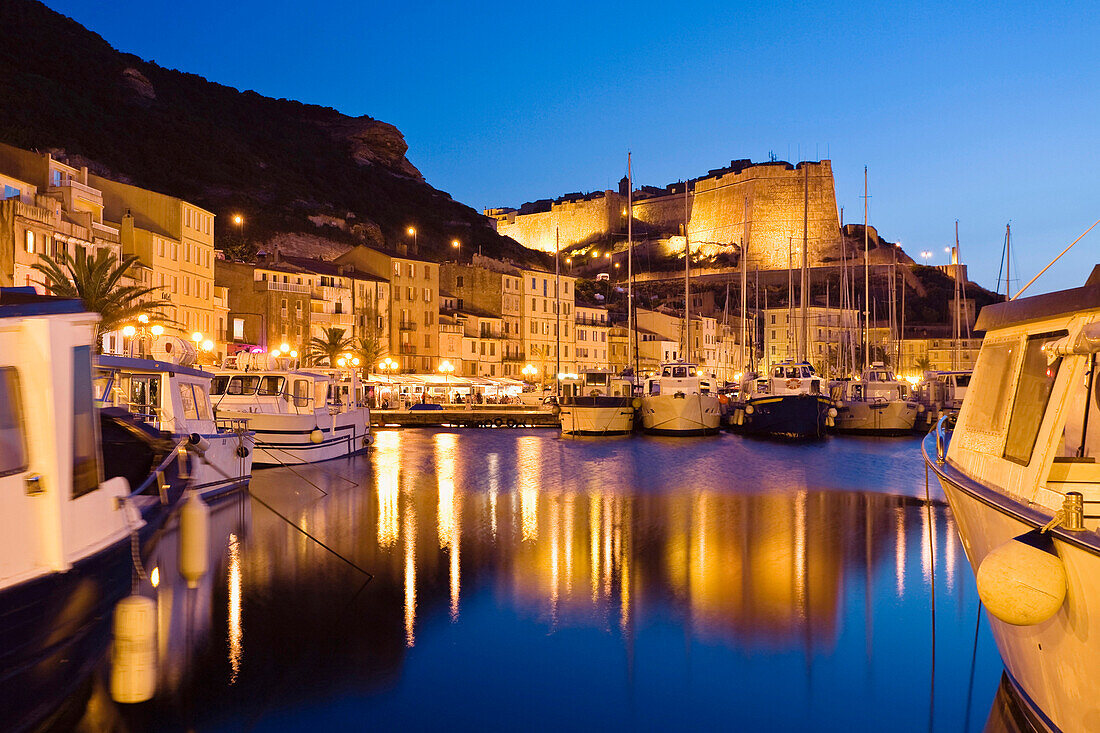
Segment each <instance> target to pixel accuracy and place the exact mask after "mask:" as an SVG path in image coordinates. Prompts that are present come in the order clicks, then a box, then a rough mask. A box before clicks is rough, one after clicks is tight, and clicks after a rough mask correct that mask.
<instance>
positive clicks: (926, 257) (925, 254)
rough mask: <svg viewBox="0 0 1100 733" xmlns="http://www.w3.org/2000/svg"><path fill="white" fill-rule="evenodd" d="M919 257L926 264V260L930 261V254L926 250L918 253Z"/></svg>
mask: <svg viewBox="0 0 1100 733" xmlns="http://www.w3.org/2000/svg"><path fill="white" fill-rule="evenodd" d="M920 257H921V259H922V260H924V261H925V263H927V262H928V260H930V259H932V252H931V251H930V250H927V249H926V250H924V251H922V252H921V253H920Z"/></svg>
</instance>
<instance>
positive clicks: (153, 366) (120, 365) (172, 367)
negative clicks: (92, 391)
mask: <svg viewBox="0 0 1100 733" xmlns="http://www.w3.org/2000/svg"><path fill="white" fill-rule="evenodd" d="M95 365H96V366H97V367H99V368H101V369H114V370H118V371H126V372H156V373H158V374H186V375H188V376H191V377H204V378H206V379H211V378H212V377H213V376H214V374H213V373H211V372H207V371H203V370H202V369H195V368H194V367H186V366H181V365H179V364H173V363H172V362H170V361H157V360H155V359H138V358H136V357H132V356H110V355H102V356H97V357H96V360H95Z"/></svg>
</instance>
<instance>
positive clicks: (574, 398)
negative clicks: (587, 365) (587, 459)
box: [558, 369, 634, 435]
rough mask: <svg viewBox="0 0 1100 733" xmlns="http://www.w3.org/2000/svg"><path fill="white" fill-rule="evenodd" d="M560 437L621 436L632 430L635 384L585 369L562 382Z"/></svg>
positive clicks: (624, 378)
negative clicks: (561, 435)
mask: <svg viewBox="0 0 1100 733" xmlns="http://www.w3.org/2000/svg"><path fill="white" fill-rule="evenodd" d="M561 389H562V392H561V398H560V401H559V403H558V404H559V406H560V408H561V412H560V413H559V415H558V417H559V419H560V420H561V432H562V434H563V435H623V434H625V433H629V432H631V431H632V430H633V429H634V381H633V379H632V378H631V377H628V376H623V375H619V374H615V373H614V372H612V371H610V370H607V369H587V370H585V371H582V372H581V373H580V374H569V375H566V376H565V377H564V378H563V379H562V380H561Z"/></svg>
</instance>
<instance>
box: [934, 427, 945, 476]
mask: <svg viewBox="0 0 1100 733" xmlns="http://www.w3.org/2000/svg"><path fill="white" fill-rule="evenodd" d="M946 424H947V415H941V416H940V419H939V420H937V421H936V427H935V428H934V430H935V431H936V463H937V464H939V465H941V466H942V465H943V462H944V461H945V460H947V435H946V427H945V426H946Z"/></svg>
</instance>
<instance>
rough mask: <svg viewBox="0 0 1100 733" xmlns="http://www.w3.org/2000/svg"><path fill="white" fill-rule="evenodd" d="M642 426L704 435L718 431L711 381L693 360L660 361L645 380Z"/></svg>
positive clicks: (668, 432) (657, 431) (663, 432)
mask: <svg viewBox="0 0 1100 733" xmlns="http://www.w3.org/2000/svg"><path fill="white" fill-rule="evenodd" d="M641 413H642V428H643V429H644V430H645V431H646V432H647V433H654V434H659V435H706V434H710V433H716V432H718V426H719V424H720V422H721V412H720V405H719V404H718V395H717V393H716V391H715V385H714V381H713V380H712V379H708V378H706V377H704V376H703V375H701V374H700V373H699V368H698V366H696V365H695V364H689V363H687V362H684V361H676V362H671V363H668V364H662V365H661V366H660V369H659V370H658V372H657V374H656V375H654V376H652V377H650V378H649V379H647V380H646V381H645V391H644V394H643V395H642V401H641Z"/></svg>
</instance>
